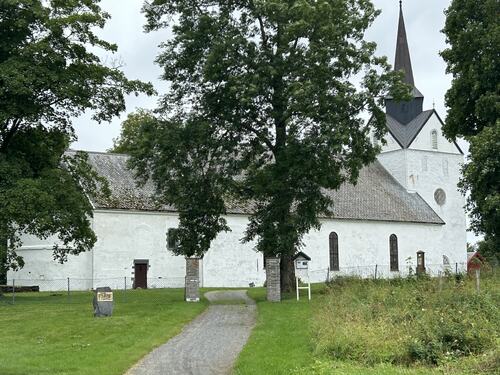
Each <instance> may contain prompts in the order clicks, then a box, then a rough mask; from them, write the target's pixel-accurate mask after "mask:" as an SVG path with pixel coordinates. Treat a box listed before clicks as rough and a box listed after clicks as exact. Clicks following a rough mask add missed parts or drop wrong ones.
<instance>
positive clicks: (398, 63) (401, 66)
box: [394, 1, 415, 86]
mask: <svg viewBox="0 0 500 375" xmlns="http://www.w3.org/2000/svg"><path fill="white" fill-rule="evenodd" d="M394 70H402V71H403V72H404V73H405V82H406V83H408V84H409V85H412V86H415V81H414V80H413V70H412V68H411V58H410V49H409V48H408V39H407V38H406V28H405V19H404V17H403V4H402V1H399V25H398V39H397V42H396V58H395V60H394Z"/></svg>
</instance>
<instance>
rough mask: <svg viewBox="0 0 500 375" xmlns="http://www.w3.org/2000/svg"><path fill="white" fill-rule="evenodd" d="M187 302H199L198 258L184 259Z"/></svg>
mask: <svg viewBox="0 0 500 375" xmlns="http://www.w3.org/2000/svg"><path fill="white" fill-rule="evenodd" d="M185 295H186V301H187V302H199V301H200V258H186V286H185Z"/></svg>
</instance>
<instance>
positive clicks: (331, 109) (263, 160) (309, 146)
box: [132, 0, 409, 289]
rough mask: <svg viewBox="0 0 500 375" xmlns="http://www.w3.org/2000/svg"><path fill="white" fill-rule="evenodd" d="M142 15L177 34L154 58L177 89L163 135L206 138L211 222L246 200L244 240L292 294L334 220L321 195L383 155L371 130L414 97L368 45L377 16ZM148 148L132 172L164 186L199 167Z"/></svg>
mask: <svg viewBox="0 0 500 375" xmlns="http://www.w3.org/2000/svg"><path fill="white" fill-rule="evenodd" d="M144 12H145V14H146V17H147V20H148V22H147V25H146V29H147V30H150V31H152V30H158V29H163V28H167V27H168V28H170V27H171V28H172V31H173V38H172V39H170V40H168V41H165V42H164V43H163V44H162V49H161V52H160V54H159V56H158V58H157V62H158V64H159V65H160V66H161V67H162V68H163V79H165V80H166V81H168V82H169V83H170V90H169V91H168V92H167V93H166V94H165V95H164V97H163V100H162V105H161V108H159V113H160V114H161V115H162V116H163V117H164V118H165V121H160V122H159V123H158V128H159V129H162V130H161V131H164V130H163V129H164V128H169V127H172V128H177V129H183V131H186V132H188V134H197V132H199V130H195V129H196V128H197V127H198V126H200V127H201V128H202V129H204V130H203V131H202V132H204V133H205V134H206V135H205V136H204V137H196V136H194V137H193V138H192V140H191V141H192V142H195V143H196V145H192V146H189V147H191V148H192V149H196V148H201V149H203V150H205V151H204V153H203V154H200V156H201V157H202V159H203V160H204V162H208V163H209V164H210V165H212V164H213V165H216V164H217V163H222V164H221V167H220V168H217V167H213V168H212V169H210V171H211V173H210V175H211V176H212V175H213V176H214V177H213V180H212V179H211V180H210V181H209V182H210V183H212V181H214V182H213V185H212V187H211V188H209V190H210V193H211V194H214V196H213V199H211V202H214V205H215V206H217V207H216V209H215V210H212V211H211V212H214V217H213V218H212V219H213V220H215V218H216V217H217V216H219V215H221V214H222V213H224V212H225V209H227V205H228V203H227V202H231V201H232V200H231V199H227V198H225V197H224V195H226V194H233V196H234V197H236V199H238V200H240V201H242V202H245V204H246V206H247V207H248V210H249V212H250V213H251V214H250V223H249V225H248V227H247V230H246V235H245V238H244V239H243V240H244V241H253V240H255V241H256V249H257V250H258V251H261V252H263V253H264V254H265V255H266V256H270V255H280V256H281V259H282V261H281V270H282V285H283V287H284V288H285V289H288V288H289V287H290V285H291V283H292V282H293V280H294V279H293V264H292V257H293V255H294V253H295V252H296V251H297V249H298V248H299V247H300V246H301V244H302V237H303V235H304V234H305V233H307V232H308V231H309V230H310V229H311V228H318V227H319V226H320V222H319V219H318V217H319V216H320V215H322V214H324V215H328V214H329V212H330V210H329V209H330V207H331V204H332V202H331V201H330V200H329V199H328V198H327V196H326V195H325V194H324V193H323V189H337V188H338V187H339V186H340V185H341V184H342V183H343V182H345V181H350V182H355V181H356V178H357V176H358V172H359V170H360V169H361V168H362V166H363V165H365V164H367V163H370V162H372V161H373V160H374V159H375V155H376V152H377V148H376V147H374V146H372V144H371V142H370V140H369V137H368V135H369V133H370V132H371V131H375V133H376V134H377V135H378V136H379V137H380V138H381V136H382V134H383V133H384V132H385V115H384V112H383V110H382V106H383V96H384V95H385V94H387V93H389V92H390V94H392V95H394V96H395V97H396V98H402V97H403V96H404V95H405V94H406V95H408V93H409V90H408V87H407V86H406V85H404V84H403V83H402V82H401V74H400V73H395V72H391V71H390V67H389V65H388V64H387V62H386V59H385V58H378V57H375V56H374V51H375V47H376V46H375V44H374V43H370V42H366V41H365V40H364V33H365V30H366V29H367V27H368V26H369V25H370V24H371V23H372V22H373V20H374V19H375V17H376V16H377V15H378V11H377V10H376V9H375V8H374V7H373V5H372V3H371V2H370V1H366V0H320V1H308V0H293V1H292V0H268V1H261V0H244V1H214V0H210V1H209V0H200V1H196V2H192V1H183V0H177V1H166V0H153V1H148V2H147V3H146V5H145V6H144ZM353 77H359V84H356V83H355V82H354V78H353ZM364 112H368V113H370V114H371V115H372V116H373V121H371V122H370V123H368V124H367V123H366V121H364V120H363V117H362V114H363V113H364ZM200 132H201V130H200ZM153 138H154V139H153ZM147 140H148V142H150V143H148V144H147V145H145V146H144V147H143V148H142V150H141V152H133V153H132V156H133V165H135V166H137V167H138V170H139V171H140V172H139V173H141V174H144V173H145V174H149V175H152V176H153V178H154V180H155V181H156V183H157V185H158V184H159V182H160V181H162V180H163V181H167V180H169V181H173V182H172V184H173V185H174V186H175V185H178V184H179V183H180V182H181V181H182V180H183V179H185V178H187V177H186V175H185V174H186V173H188V174H190V173H191V172H190V171H192V169H190V168H187V169H185V166H186V165H191V166H193V165H195V164H198V165H201V164H202V163H201V161H200V160H199V159H197V158H192V157H187V158H186V159H184V163H185V164H183V165H182V166H178V165H174V164H172V163H170V164H162V163H163V162H166V161H165V159H164V158H162V157H161V155H165V156H166V155H169V153H171V152H172V151H171V150H170V148H171V146H173V144H171V143H170V142H169V143H168V144H165V143H163V140H162V138H160V137H147ZM177 142H181V143H182V142H184V141H182V140H180V139H177ZM198 143H200V144H198ZM182 147H184V146H182ZM212 172H213V173H212ZM193 173H194V174H197V173H198V172H193ZM216 174H218V175H219V177H218V178H216V177H215V175H216ZM175 181H177V182H175ZM228 186H230V188H227V187H228ZM197 194H201V195H203V194H206V192H205V191H203V190H202V189H199V190H195V191H194V192H193V194H192V199H193V201H192V202H191V203H192V204H194V203H195V201H196V200H198V199H200V198H199V197H196V195H197ZM180 195H183V193H180ZM195 197H196V198H195ZM165 198H166V199H167V200H168V201H172V202H174V197H172V196H165ZM221 198H222V199H221ZM224 198H225V199H224ZM223 202H226V203H224V205H225V206H226V207H223V208H220V207H219V205H221V204H222V203H223ZM208 203H209V202H207V203H206V204H208ZM187 207H191V208H193V207H194V206H192V205H191V204H189V205H188V206H187ZM205 209H207V207H205ZM180 211H181V212H182V207H181V209H180ZM181 224H182V223H181ZM185 224H186V225H189V223H188V222H186V223H185ZM221 228H222V227H221ZM181 229H182V225H181ZM186 230H187V229H186Z"/></svg>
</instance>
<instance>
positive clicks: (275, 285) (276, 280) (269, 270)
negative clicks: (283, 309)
mask: <svg viewBox="0 0 500 375" xmlns="http://www.w3.org/2000/svg"><path fill="white" fill-rule="evenodd" d="M266 283H267V300H268V301H270V302H280V301H281V282H280V258H277V257H270V258H266Z"/></svg>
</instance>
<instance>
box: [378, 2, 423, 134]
mask: <svg viewBox="0 0 500 375" xmlns="http://www.w3.org/2000/svg"><path fill="white" fill-rule="evenodd" d="M394 70H396V71H399V70H402V71H403V72H404V82H405V83H407V84H409V85H411V86H412V87H413V91H412V94H413V99H412V100H410V101H408V102H396V101H394V100H393V99H392V98H391V97H387V98H386V101H385V104H386V112H387V114H388V115H390V116H392V117H393V118H394V119H396V120H397V121H398V122H400V123H401V124H407V123H409V122H410V121H411V120H413V119H414V118H415V117H417V116H418V115H419V114H420V113H422V109H423V104H424V96H423V95H422V93H421V92H420V91H419V90H418V89H417V88H416V87H415V81H414V79H413V69H412V67H411V58H410V48H409V47H408V39H407V37H406V27H405V20H404V16H403V4H402V1H401V0H400V1H399V24H398V36H397V41H396V58H395V61H394Z"/></svg>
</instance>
